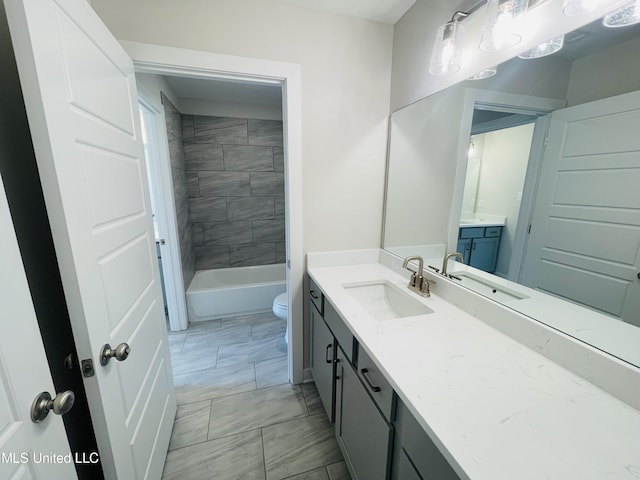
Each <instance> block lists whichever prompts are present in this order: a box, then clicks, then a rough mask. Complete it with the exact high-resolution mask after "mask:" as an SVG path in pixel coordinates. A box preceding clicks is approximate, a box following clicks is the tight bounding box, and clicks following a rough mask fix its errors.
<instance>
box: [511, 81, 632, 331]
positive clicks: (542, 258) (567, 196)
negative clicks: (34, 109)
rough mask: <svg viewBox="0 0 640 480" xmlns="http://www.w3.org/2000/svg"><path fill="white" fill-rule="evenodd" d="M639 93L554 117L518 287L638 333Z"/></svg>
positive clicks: (579, 108) (605, 100) (598, 102)
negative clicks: (627, 325) (629, 326)
mask: <svg viewBox="0 0 640 480" xmlns="http://www.w3.org/2000/svg"><path fill="white" fill-rule="evenodd" d="M639 124H640V92H633V93H629V94H625V95H620V96H617V97H611V98H608V99H604V100H598V101H595V102H590V103H585V104H582V105H578V106H575V107H570V108H566V109H563V110H558V111H556V112H554V113H553V114H552V116H551V124H550V129H549V137H548V145H547V149H546V152H545V155H544V158H543V163H542V171H541V174H540V187H539V189H538V193H537V196H536V201H535V207H534V212H533V221H532V228H531V233H530V235H529V241H528V246H527V250H526V255H525V260H524V263H523V270H522V275H521V283H523V284H525V285H528V286H531V287H533V288H537V289H540V290H542V291H545V292H547V293H552V294H554V295H557V296H560V297H562V298H565V299H568V300H571V301H574V302H578V303H581V304H584V305H587V306H589V307H592V308H595V309H597V310H599V311H602V312H604V313H607V314H609V315H613V316H615V317H618V318H621V319H622V320H624V321H626V322H628V323H631V324H634V325H638V326H640V284H639V283H638V279H639V278H640V276H639V273H638V272H640V215H639V214H638V213H639V211H640V210H639V209H640V199H639V198H640V197H638V195H637V194H633V192H637V190H638V185H640V154H639V153H638V152H639V151H640V138H639V136H638V130H637V129H638V125H639Z"/></svg>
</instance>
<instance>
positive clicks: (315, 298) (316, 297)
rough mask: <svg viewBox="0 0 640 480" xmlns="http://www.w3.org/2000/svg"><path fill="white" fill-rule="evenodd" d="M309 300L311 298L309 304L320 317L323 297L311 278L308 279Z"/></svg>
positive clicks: (322, 313)
mask: <svg viewBox="0 0 640 480" xmlns="http://www.w3.org/2000/svg"><path fill="white" fill-rule="evenodd" d="M309 298H311V302H312V303H313V304H314V305H315V306H316V308H317V309H318V312H320V315H324V295H323V293H322V291H321V290H320V289H319V288H318V285H316V282H314V281H313V278H311V277H309Z"/></svg>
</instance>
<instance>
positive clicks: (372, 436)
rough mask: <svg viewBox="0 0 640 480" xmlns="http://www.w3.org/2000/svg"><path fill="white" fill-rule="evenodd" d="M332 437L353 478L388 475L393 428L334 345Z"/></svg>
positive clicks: (362, 479)
mask: <svg viewBox="0 0 640 480" xmlns="http://www.w3.org/2000/svg"><path fill="white" fill-rule="evenodd" d="M336 365H337V368H336V376H337V382H336V436H337V438H338V443H339V444H340V447H341V450H342V453H343V454H344V457H345V462H346V463H347V465H348V468H349V471H350V473H351V475H352V477H353V480H386V479H388V478H389V475H390V453H391V445H392V439H393V427H392V426H391V425H390V424H389V423H387V421H386V420H385V418H384V417H383V416H382V414H381V413H380V411H379V410H378V408H377V407H376V403H375V402H374V401H373V399H372V398H371V397H370V396H369V394H368V393H367V387H365V385H364V384H363V383H362V382H361V381H360V378H359V376H358V373H357V372H356V370H355V369H354V367H353V366H352V365H351V363H349V360H348V358H347V356H346V355H345V353H344V352H343V351H342V349H341V347H338V355H337V363H336Z"/></svg>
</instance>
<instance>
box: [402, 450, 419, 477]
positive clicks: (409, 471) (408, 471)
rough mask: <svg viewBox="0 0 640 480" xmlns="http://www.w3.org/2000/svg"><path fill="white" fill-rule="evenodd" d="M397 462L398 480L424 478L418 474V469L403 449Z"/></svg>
mask: <svg viewBox="0 0 640 480" xmlns="http://www.w3.org/2000/svg"><path fill="white" fill-rule="evenodd" d="M395 461H397V462H398V474H397V475H398V476H397V477H396V478H397V480H422V477H421V476H420V475H419V474H418V472H416V469H415V468H414V466H413V464H412V463H411V461H410V460H409V458H408V457H407V452H405V451H404V450H402V449H401V450H400V454H399V455H398V458H397V459H395Z"/></svg>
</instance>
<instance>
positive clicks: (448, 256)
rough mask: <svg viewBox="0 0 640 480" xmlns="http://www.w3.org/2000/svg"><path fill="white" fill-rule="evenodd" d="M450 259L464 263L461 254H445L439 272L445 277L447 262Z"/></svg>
mask: <svg viewBox="0 0 640 480" xmlns="http://www.w3.org/2000/svg"><path fill="white" fill-rule="evenodd" d="M450 258H459V259H460V262H462V263H464V257H463V256H462V254H461V253H458V252H455V253H447V254H445V256H444V260H443V261H442V271H441V272H440V273H441V274H442V275H444V276H445V277H446V276H447V263H448V262H449V259H450Z"/></svg>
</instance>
